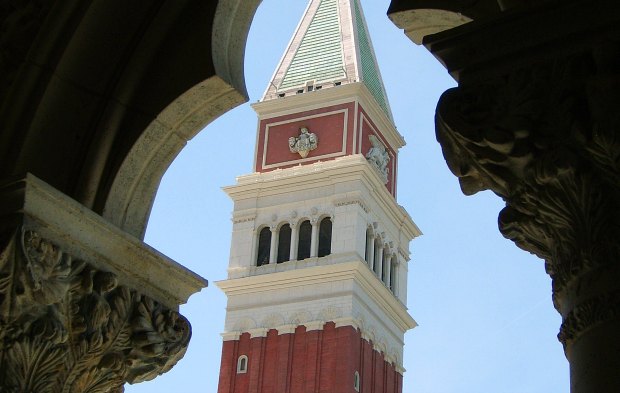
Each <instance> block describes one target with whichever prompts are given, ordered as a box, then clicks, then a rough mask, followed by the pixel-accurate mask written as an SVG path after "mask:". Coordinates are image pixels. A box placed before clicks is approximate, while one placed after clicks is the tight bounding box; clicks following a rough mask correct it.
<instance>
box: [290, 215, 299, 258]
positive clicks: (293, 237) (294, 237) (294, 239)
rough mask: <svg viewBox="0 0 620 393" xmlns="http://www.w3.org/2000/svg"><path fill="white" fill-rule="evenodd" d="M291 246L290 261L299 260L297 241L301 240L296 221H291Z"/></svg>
mask: <svg viewBox="0 0 620 393" xmlns="http://www.w3.org/2000/svg"><path fill="white" fill-rule="evenodd" d="M290 225H291V248H290V252H289V259H288V260H289V261H295V260H297V243H298V242H299V226H298V225H297V223H296V222H291V223H290Z"/></svg>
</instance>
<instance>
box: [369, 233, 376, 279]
mask: <svg viewBox="0 0 620 393" xmlns="http://www.w3.org/2000/svg"><path fill="white" fill-rule="evenodd" d="M368 266H370V270H374V268H375V237H374V236H373V234H372V232H371V233H370V234H369V236H368Z"/></svg>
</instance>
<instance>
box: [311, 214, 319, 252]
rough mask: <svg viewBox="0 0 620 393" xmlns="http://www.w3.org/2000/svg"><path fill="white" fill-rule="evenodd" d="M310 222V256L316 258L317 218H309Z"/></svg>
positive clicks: (317, 243) (317, 247)
mask: <svg viewBox="0 0 620 393" xmlns="http://www.w3.org/2000/svg"><path fill="white" fill-rule="evenodd" d="M310 224H312V237H311V238H310V258H316V257H317V255H318V254H319V220H318V219H316V218H313V219H312V220H310Z"/></svg>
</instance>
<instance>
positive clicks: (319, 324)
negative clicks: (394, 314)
mask: <svg viewBox="0 0 620 393" xmlns="http://www.w3.org/2000/svg"><path fill="white" fill-rule="evenodd" d="M328 322H333V323H334V324H335V327H336V328H339V327H343V326H352V327H353V328H354V329H356V330H359V331H360V336H361V338H362V339H364V340H366V341H368V342H370V343H372V347H373V349H374V350H375V351H377V352H380V353H383V354H384V356H385V360H386V361H387V362H388V363H391V364H393V365H394V366H395V367H396V368H397V371H398V370H403V371H404V369H403V368H402V355H401V353H400V352H399V351H398V350H397V349H396V348H397V347H396V346H395V345H390V346H388V344H387V338H386V337H384V336H383V335H379V334H378V333H377V328H376V327H375V326H374V325H371V324H368V322H366V320H365V318H364V317H363V316H361V315H357V316H356V317H346V316H344V317H343V311H342V310H341V309H340V308H339V307H337V306H334V305H330V306H327V307H325V308H323V309H322V310H320V311H319V312H318V313H317V314H316V315H313V314H312V313H310V312H308V311H307V310H299V311H293V312H291V313H289V314H288V316H287V315H284V314H280V313H271V314H269V315H267V316H266V317H265V318H263V320H262V321H261V323H259V324H257V323H256V322H255V321H254V320H253V319H251V318H243V319H241V320H239V321H238V322H237V323H235V325H234V327H233V329H234V330H232V331H227V332H225V333H222V338H223V340H224V341H235V340H239V338H240V337H241V335H242V334H243V333H249V334H250V337H252V338H254V337H267V334H268V333H269V331H270V330H276V331H277V333H278V335H282V334H293V333H295V329H296V328H297V327H298V326H304V327H305V331H306V332H310V331H315V330H323V328H324V326H325V324H326V323H328Z"/></svg>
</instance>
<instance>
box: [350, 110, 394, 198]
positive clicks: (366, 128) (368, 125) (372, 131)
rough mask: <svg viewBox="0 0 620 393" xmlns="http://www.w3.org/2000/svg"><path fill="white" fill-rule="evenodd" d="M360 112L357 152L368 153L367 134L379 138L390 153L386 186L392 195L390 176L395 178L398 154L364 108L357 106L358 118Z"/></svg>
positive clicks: (370, 145)
mask: <svg viewBox="0 0 620 393" xmlns="http://www.w3.org/2000/svg"><path fill="white" fill-rule="evenodd" d="M360 114H361V115H363V120H362V121H361V122H360V124H359V127H360V129H361V134H362V135H361V137H362V138H361V139H362V140H361V144H360V146H361V150H359V152H360V153H361V154H363V155H366V153H368V150H370V148H371V147H372V144H371V143H370V138H369V135H375V136H376V137H377V138H379V139H380V140H381V142H383V145H384V146H385V148H386V150H387V151H388V154H389V155H390V162H389V164H388V182H387V184H386V187H387V189H388V191H390V193H391V194H392V195H396V182H395V181H394V182H393V181H392V177H393V176H392V175H394V179H395V178H396V176H395V175H396V167H397V166H398V154H397V153H396V151H394V149H392V147H391V146H390V145H389V144H388V143H387V140H386V139H385V137H384V136H383V134H382V133H381V130H380V129H379V128H377V126H376V125H375V123H374V122H373V121H372V120H371V119H370V117H368V114H367V113H366V112H365V111H364V109H363V108H362V107H361V106H360V107H359V113H358V115H357V116H358V119H359V118H360ZM358 142H359V141H358Z"/></svg>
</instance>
